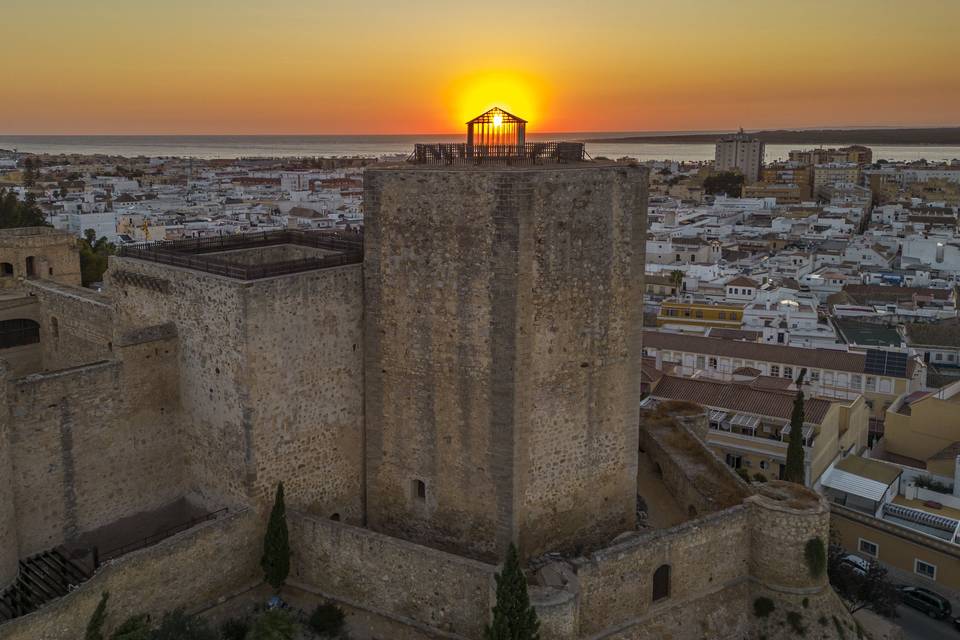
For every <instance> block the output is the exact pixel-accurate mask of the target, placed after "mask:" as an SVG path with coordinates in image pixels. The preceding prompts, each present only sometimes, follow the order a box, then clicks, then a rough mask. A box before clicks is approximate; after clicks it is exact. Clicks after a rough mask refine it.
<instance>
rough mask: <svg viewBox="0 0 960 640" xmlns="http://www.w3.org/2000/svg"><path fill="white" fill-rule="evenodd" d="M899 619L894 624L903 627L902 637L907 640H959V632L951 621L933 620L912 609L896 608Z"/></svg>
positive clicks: (905, 607)
mask: <svg viewBox="0 0 960 640" xmlns="http://www.w3.org/2000/svg"><path fill="white" fill-rule="evenodd" d="M897 613H899V614H900V617H899V618H897V619H896V620H895V621H894V622H895V623H896V624H898V625H900V626H901V627H903V635H904V636H905V637H906V638H907V639H908V640H960V631H956V630H955V629H954V628H953V621H952V620H951V619H950V618H947V619H946V620H934V619H933V618H931V617H929V616H927V615H926V614H925V613H920V612H919V611H917V610H916V609H914V608H912V607H907V606H904V605H900V606H899V607H897Z"/></svg>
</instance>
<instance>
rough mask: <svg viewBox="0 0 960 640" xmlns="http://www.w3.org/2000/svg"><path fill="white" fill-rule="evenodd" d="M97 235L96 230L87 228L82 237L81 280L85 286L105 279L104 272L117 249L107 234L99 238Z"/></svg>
mask: <svg viewBox="0 0 960 640" xmlns="http://www.w3.org/2000/svg"><path fill="white" fill-rule="evenodd" d="M96 237H97V232H96V231H94V230H93V229H87V230H86V231H84V232H83V237H82V238H81V239H80V281H81V283H82V284H83V286H85V287H86V286H89V285H90V284H91V283H93V282H100V281H101V280H103V274H104V272H105V271H106V270H107V266H108V265H109V264H110V259H109V256H112V255H113V254H114V253H116V251H117V248H116V246H114V244H113V243H112V242H108V241H107V238H106V236H101V237H100V239H99V240H97V239H96Z"/></svg>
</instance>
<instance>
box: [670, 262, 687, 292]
mask: <svg viewBox="0 0 960 640" xmlns="http://www.w3.org/2000/svg"><path fill="white" fill-rule="evenodd" d="M684 275H685V274H684V273H683V271H681V270H680V269H674V270H673V271H671V272H670V284H672V285H673V289H674V291H675V292H676V295H678V296H679V295H680V293H681V290H682V287H683V276H684Z"/></svg>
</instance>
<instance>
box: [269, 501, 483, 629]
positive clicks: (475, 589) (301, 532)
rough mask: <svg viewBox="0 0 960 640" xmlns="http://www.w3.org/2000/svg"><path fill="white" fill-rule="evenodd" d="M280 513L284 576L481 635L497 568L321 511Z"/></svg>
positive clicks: (381, 610)
mask: <svg viewBox="0 0 960 640" xmlns="http://www.w3.org/2000/svg"><path fill="white" fill-rule="evenodd" d="M287 518H288V522H289V527H290V547H291V550H292V553H293V557H292V561H291V568H290V578H291V580H295V581H297V582H301V583H303V584H305V585H307V586H309V587H311V588H313V589H315V590H317V591H319V592H321V593H323V594H325V595H328V596H330V597H333V598H336V599H338V600H341V601H343V602H346V603H347V604H350V605H352V606H356V607H359V608H362V609H367V610H369V611H372V612H374V613H377V614H381V615H386V616H387V617H391V618H395V619H397V618H399V619H403V620H407V621H410V622H411V623H413V624H415V625H426V626H428V627H432V628H433V629H437V630H439V631H441V632H444V633H448V634H453V635H454V636H456V637H463V638H471V639H473V638H481V637H482V636H483V627H484V625H485V624H486V623H487V621H488V620H489V616H490V610H491V608H492V607H493V605H494V602H495V595H494V579H493V576H494V574H495V572H496V570H497V569H496V567H494V566H492V565H488V564H484V563H481V562H477V561H475V560H470V559H467V558H463V557H461V556H455V555H451V554H447V553H444V552H442V551H437V550H436V549H430V548H428V547H423V546H420V545H417V544H414V543H411V542H406V541H404V540H400V539H398V538H393V537H390V536H385V535H383V534H379V533H376V532H374V531H370V530H368V529H362V528H358V527H353V526H350V525H348V524H344V523H342V522H334V521H332V520H329V519H327V518H320V517H315V516H310V515H308V514H305V513H300V512H296V511H288V512H287Z"/></svg>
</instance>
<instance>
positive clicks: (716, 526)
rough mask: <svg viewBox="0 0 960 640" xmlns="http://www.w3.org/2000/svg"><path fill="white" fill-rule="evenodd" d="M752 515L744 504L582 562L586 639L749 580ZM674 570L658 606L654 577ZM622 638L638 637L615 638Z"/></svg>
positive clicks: (578, 563) (583, 632) (579, 567)
mask: <svg viewBox="0 0 960 640" xmlns="http://www.w3.org/2000/svg"><path fill="white" fill-rule="evenodd" d="M749 519H750V513H749V510H748V509H747V508H746V507H744V506H737V507H733V508H731V509H728V510H727V511H723V512H720V513H717V514H712V515H709V516H707V517H704V518H701V519H699V520H695V521H692V522H687V523H684V524H682V525H679V526H678V527H673V528H671V529H664V530H659V531H654V532H652V533H649V534H646V535H638V536H636V537H634V538H632V539H630V540H627V541H625V542H623V543H621V544H618V545H614V546H612V547H610V548H607V549H604V550H602V551H598V552H595V553H593V554H591V555H590V556H588V557H587V558H585V559H580V560H577V561H576V570H577V578H578V581H579V588H580V610H579V619H580V635H581V636H583V637H592V636H593V634H599V633H600V632H602V631H604V630H607V631H610V630H614V629H617V628H621V627H624V628H625V627H630V626H631V625H633V624H635V623H636V622H637V621H639V620H641V619H643V618H644V616H646V615H647V613H648V611H651V610H652V608H654V607H655V608H666V607H670V606H672V604H673V603H675V602H687V601H688V600H691V599H695V598H700V597H705V596H707V595H709V594H711V593H715V592H719V591H721V590H723V589H725V588H726V587H727V586H729V585H732V584H735V583H737V582H738V581H743V580H746V579H747V578H748V576H749V562H750V551H751V547H750V528H749ZM661 565H669V566H670V595H669V598H667V599H664V600H662V601H658V602H657V603H653V602H652V597H653V575H654V572H655V571H656V570H657V569H658V568H659V567H660V566H661ZM615 637H622V638H633V637H640V636H635V635H622V636H619V635H618V636H615Z"/></svg>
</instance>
